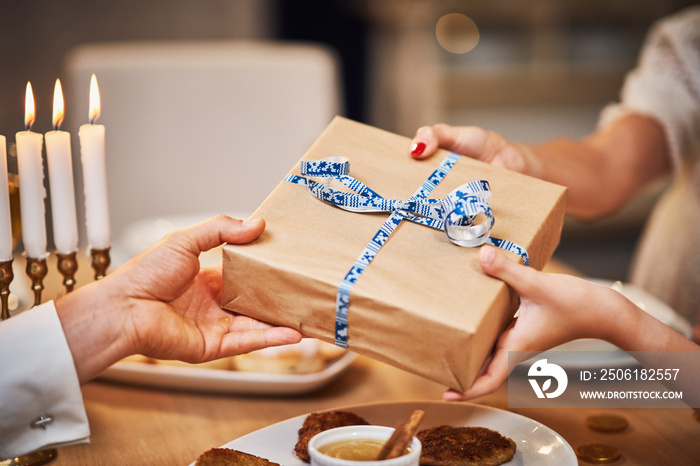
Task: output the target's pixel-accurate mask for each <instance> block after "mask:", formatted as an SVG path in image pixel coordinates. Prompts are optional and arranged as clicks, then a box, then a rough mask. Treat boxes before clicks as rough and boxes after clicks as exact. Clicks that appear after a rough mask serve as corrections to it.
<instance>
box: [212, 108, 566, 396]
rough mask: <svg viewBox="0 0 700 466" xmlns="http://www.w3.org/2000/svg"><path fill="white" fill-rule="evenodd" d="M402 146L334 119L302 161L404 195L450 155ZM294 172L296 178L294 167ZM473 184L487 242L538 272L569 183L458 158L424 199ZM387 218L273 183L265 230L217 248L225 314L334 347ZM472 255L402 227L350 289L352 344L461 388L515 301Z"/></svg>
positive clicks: (260, 212) (262, 211)
mask: <svg viewBox="0 0 700 466" xmlns="http://www.w3.org/2000/svg"><path fill="white" fill-rule="evenodd" d="M409 144H410V140H409V139H408V138H405V137H402V136H398V135H395V134H392V133H389V132H386V131H383V130H380V129H377V128H373V127H370V126H366V125H363V124H361V123H357V122H354V121H350V120H347V119H344V118H341V117H336V118H335V119H334V120H333V121H332V122H331V124H330V125H329V126H328V128H327V129H326V130H325V131H324V132H323V134H322V135H321V136H320V137H319V139H318V140H317V141H316V142H315V143H314V144H313V145H312V147H311V148H310V149H309V150H308V152H307V153H306V154H305V155H304V157H303V159H304V160H320V159H323V158H326V157H332V156H343V157H347V158H348V159H349V160H350V176H352V177H354V178H357V179H358V180H360V181H361V182H363V183H364V184H365V185H367V186H369V187H370V188H371V189H373V190H374V191H376V192H377V193H379V194H380V195H381V196H383V197H385V198H387V199H403V200H407V199H408V198H409V197H410V196H411V195H412V194H413V193H414V192H415V191H416V190H417V189H418V187H420V185H421V184H422V183H423V182H424V181H425V180H426V179H427V178H428V177H429V176H430V174H431V173H432V172H433V171H434V170H435V168H436V167H437V165H439V164H440V162H441V161H442V160H443V159H444V158H445V156H446V155H447V152H444V151H441V152H438V153H436V154H435V155H434V156H432V157H430V158H428V159H426V160H421V161H417V160H413V159H412V158H411V157H410V156H409V155H408V152H409ZM290 173H293V174H299V164H298V163H297V164H296V165H295V167H294V168H293V169H292V171H291V172H290ZM476 179H485V180H487V181H488V182H489V183H490V185H491V191H492V195H491V197H490V198H489V199H488V202H489V204H490V205H491V208H492V209H493V212H494V216H495V224H494V227H493V229H492V231H491V236H492V237H495V238H501V239H505V240H508V241H512V242H514V243H516V244H518V245H520V246H523V247H525V248H526V249H527V251H528V254H529V257H530V266H531V267H534V268H536V269H542V267H543V266H544V264H545V263H546V262H547V261H548V260H549V258H550V257H551V255H552V253H553V252H554V250H555V248H556V246H557V244H558V242H559V236H560V234H561V228H562V224H563V217H564V201H565V193H566V190H565V188H563V187H561V186H558V185H554V184H552V183H548V182H544V181H541V180H537V179H534V178H531V177H528V176H525V175H522V174H518V173H514V172H511V171H508V170H504V169H501V168H498V167H493V166H491V165H488V164H485V163H483V162H479V161H475V160H472V159H469V158H467V157H460V159H459V161H458V162H457V163H456V164H455V166H454V167H453V168H452V169H451V170H450V171H449V173H448V174H447V176H445V178H444V180H443V181H442V182H441V183H440V184H439V185H438V186H437V187H436V188H435V189H434V190H433V192H432V193H431V195H430V196H429V197H430V198H444V197H445V196H446V195H447V194H449V192H450V191H452V190H453V189H454V188H456V187H458V186H460V185H462V184H464V183H467V182H469V181H472V180H476ZM388 216H389V213H355V212H348V211H345V210H342V209H340V208H338V207H336V206H333V205H331V204H328V203H325V202H323V201H321V200H319V199H317V198H315V197H314V196H312V195H311V193H309V191H308V190H307V189H306V187H304V186H300V185H297V184H293V183H289V182H284V181H283V182H281V183H280V184H279V185H278V186H277V187H276V188H275V190H274V191H273V192H272V193H271V194H270V196H269V197H268V198H267V199H266V200H265V202H263V204H262V205H261V206H260V207H259V208H258V209H257V210H256V211H255V213H254V214H253V217H256V218H257V217H262V218H264V219H265V221H266V223H267V227H266V229H265V232H264V233H263V234H262V235H261V237H260V238H258V239H257V240H256V241H254V242H252V243H249V244H245V245H231V244H229V245H226V246H225V247H224V251H223V274H224V275H223V277H224V278H223V292H222V305H223V307H224V308H225V309H228V310H231V311H233V312H236V313H240V314H245V315H248V316H251V317H255V318H257V319H260V320H263V321H266V322H270V323H272V324H276V325H283V326H288V327H292V328H296V329H298V330H299V331H301V332H302V333H303V334H304V335H306V336H309V337H315V338H319V339H321V340H325V341H329V342H333V341H334V338H335V309H336V305H335V303H336V293H337V291H338V286H339V284H340V283H341V281H342V280H343V278H344V277H345V275H346V274H347V273H348V271H349V270H350V267H351V266H352V265H353V263H354V262H355V260H356V259H357V258H358V256H359V255H360V253H361V252H362V250H363V249H364V248H365V246H367V244H368V243H369V241H370V240H371V238H372V237H373V236H374V234H375V233H376V232H377V230H378V229H379V228H380V227H381V226H382V224H383V223H384V222H385V221H386V219H387V218H388ZM478 250H479V249H478V248H468V247H460V246H457V245H455V244H454V243H452V242H451V241H450V240H449V239H448V238H447V236H446V235H445V233H444V231H440V230H436V229H434V228H430V227H427V226H424V225H419V224H415V223H413V222H409V221H406V220H404V221H402V222H401V223H400V224H399V226H398V227H397V228H396V230H395V231H394V233H393V234H392V235H391V237H390V238H389V240H388V241H387V242H386V244H385V245H384V246H383V247H382V248H381V250H380V251H379V253H378V254H377V255H376V257H375V258H374V260H373V261H372V262H371V263H370V264H369V266H368V267H367V268H366V269H365V271H364V273H363V274H362V275H361V276H360V278H359V279H358V281H357V283H356V284H355V286H354V287H353V288H352V292H351V294H350V308H349V314H348V348H349V349H350V350H351V351H354V352H356V353H359V354H363V355H366V356H369V357H371V358H374V359H377V360H380V361H384V362H386V363H389V364H391V365H394V366H396V367H399V368H402V369H405V370H407V371H410V372H413V373H415V374H418V375H421V376H423V377H426V378H428V379H431V380H434V381H436V382H439V383H442V384H444V385H446V386H448V387H450V388H454V389H457V390H461V391H464V390H466V389H467V388H468V387H469V386H470V385H471V384H472V382H473V381H474V379H475V377H476V375H477V374H478V372H479V369H480V368H481V366H482V365H483V363H484V361H485V360H486V358H487V356H488V354H489V353H490V351H491V349H492V347H493V344H494V343H495V341H496V339H497V337H498V334H499V332H500V331H501V330H502V329H503V328H504V327H505V326H506V325H507V323H508V322H509V321H510V319H511V318H512V315H513V313H514V312H515V309H516V306H517V296H515V294H514V293H513V292H512V291H511V290H510V289H509V288H508V287H507V286H506V285H505V284H504V283H503V282H501V281H500V280H496V279H494V278H491V277H488V276H486V275H485V274H484V273H483V271H482V270H481V268H480V267H479V264H478V258H477V256H478ZM505 254H507V255H508V256H509V257H510V258H511V259H513V260H517V261H522V259H521V258H520V257H519V256H518V255H516V254H512V253H510V252H505Z"/></svg>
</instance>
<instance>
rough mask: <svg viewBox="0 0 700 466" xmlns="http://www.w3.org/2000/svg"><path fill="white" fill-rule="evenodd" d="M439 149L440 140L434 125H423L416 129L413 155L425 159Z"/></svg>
mask: <svg viewBox="0 0 700 466" xmlns="http://www.w3.org/2000/svg"><path fill="white" fill-rule="evenodd" d="M437 149H438V141H437V138H436V136H435V133H434V131H433V127H432V126H422V127H420V128H418V130H417V131H416V135H415V136H414V137H413V140H412V141H411V149H410V151H411V157H413V158H414V159H425V158H428V157H430V156H431V155H433V154H434V153H435V151H436V150H437Z"/></svg>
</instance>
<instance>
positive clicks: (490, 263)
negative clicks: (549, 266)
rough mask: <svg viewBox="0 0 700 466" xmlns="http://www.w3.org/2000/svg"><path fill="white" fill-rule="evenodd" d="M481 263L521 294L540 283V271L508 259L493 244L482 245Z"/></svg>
mask: <svg viewBox="0 0 700 466" xmlns="http://www.w3.org/2000/svg"><path fill="white" fill-rule="evenodd" d="M479 265H481V269H482V270H483V271H484V272H486V274H487V275H490V276H492V277H494V278H498V279H499V280H503V281H504V282H506V283H507V284H508V285H510V286H511V287H512V288H513V289H514V290H515V292H516V293H518V294H519V295H521V296H523V295H525V294H528V292H530V291H532V289H533V287H534V286H536V285H537V283H538V281H537V275H538V274H539V273H540V272H538V271H537V270H534V269H531V268H530V267H527V266H525V265H522V264H518V263H517V262H515V261H512V260H510V259H508V258H507V257H506V256H505V254H503V253H501V252H498V251H496V248H494V247H493V246H487V245H483V246H481V250H480V251H479Z"/></svg>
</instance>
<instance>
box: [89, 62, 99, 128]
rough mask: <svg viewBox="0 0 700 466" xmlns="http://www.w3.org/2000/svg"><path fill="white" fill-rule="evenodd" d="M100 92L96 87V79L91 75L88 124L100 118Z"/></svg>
mask: <svg viewBox="0 0 700 466" xmlns="http://www.w3.org/2000/svg"><path fill="white" fill-rule="evenodd" d="M100 113H101V108H100V90H99V88H98V87H97V78H96V77H95V75H94V74H93V75H92V76H91V77H90V111H89V114H88V117H89V118H90V123H94V122H95V120H97V119H98V118H99V117H100Z"/></svg>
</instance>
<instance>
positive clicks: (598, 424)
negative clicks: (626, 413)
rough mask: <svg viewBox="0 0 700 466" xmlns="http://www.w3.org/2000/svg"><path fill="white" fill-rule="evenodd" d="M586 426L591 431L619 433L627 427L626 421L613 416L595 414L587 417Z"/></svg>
mask: <svg viewBox="0 0 700 466" xmlns="http://www.w3.org/2000/svg"><path fill="white" fill-rule="evenodd" d="M586 425H587V426H588V427H590V428H591V429H595V430H600V431H602V432H620V431H623V430H625V429H627V427H629V423H628V422H627V419H625V418H624V417H622V416H617V415H615V414H595V415H591V416H588V417H587V418H586Z"/></svg>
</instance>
